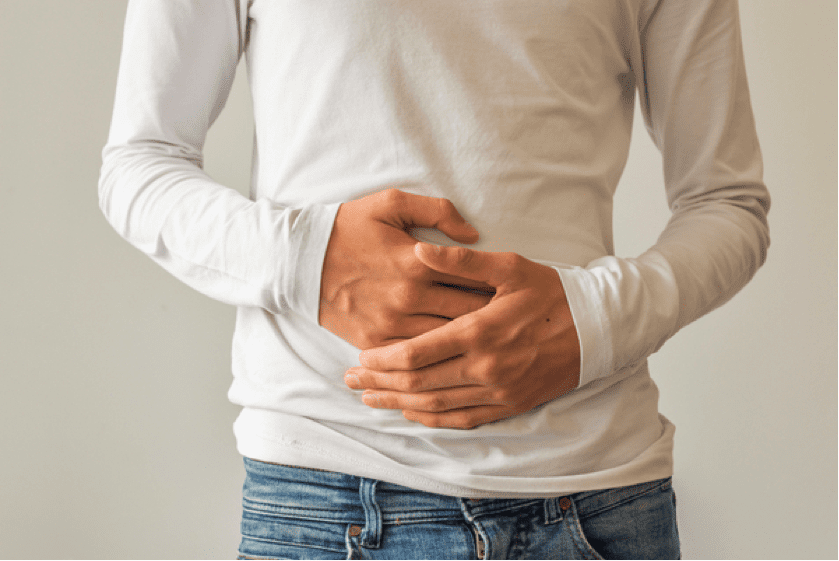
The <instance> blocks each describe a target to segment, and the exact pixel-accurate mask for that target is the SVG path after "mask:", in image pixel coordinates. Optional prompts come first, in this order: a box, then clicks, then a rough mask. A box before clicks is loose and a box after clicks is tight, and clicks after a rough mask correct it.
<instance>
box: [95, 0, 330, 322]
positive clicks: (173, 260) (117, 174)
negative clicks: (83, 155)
mask: <svg viewBox="0 0 839 561" xmlns="http://www.w3.org/2000/svg"><path fill="white" fill-rule="evenodd" d="M246 21H247V6H246V0H241V2H240V1H239V0H228V1H220V2H202V3H196V2H187V1H183V0H143V1H136V0H133V1H131V2H130V3H129V6H128V13H127V17H126V24H125V34H124V44H123V50H122V57H121V62H120V71H119V78H118V82H117V92H116V100H115V103H114V113H113V120H112V124H111V131H110V136H109V138H108V143H107V146H106V147H105V149H104V151H103V166H102V173H101V178H100V182H99V201H100V206H101V208H102V211H103V212H104V214H105V216H106V217H107V219H108V221H109V222H110V223H111V224H112V225H113V227H114V228H115V229H116V230H117V232H118V233H119V234H120V235H122V236H123V237H124V238H126V239H127V240H128V241H130V242H131V243H132V244H133V245H134V246H136V247H137V248H139V249H140V250H141V251H143V252H144V253H146V254H147V255H148V256H149V257H151V258H152V259H153V260H154V261H155V262H157V263H158V264H160V265H161V266H162V267H164V268H165V269H166V270H168V271H169V272H171V273H172V274H173V275H174V276H176V277H177V278H178V279H180V280H181V281H183V282H185V283H186V284H188V285H189V286H191V287H193V288H195V289H197V290H199V291H200V292H202V293H204V294H206V295H208V296H210V297H213V298H216V299H218V300H221V301H223V302H226V303H230V304H234V305H241V306H259V307H262V308H265V309H267V310H269V311H271V312H274V313H279V312H281V311H282V310H283V309H284V308H294V309H297V310H298V311H300V312H302V313H304V314H306V315H308V316H309V317H313V318H315V319H316V318H317V305H318V298H319V294H318V292H317V285H315V286H314V287H312V286H311V285H312V283H310V282H305V281H304V282H298V279H311V278H313V276H314V278H317V276H319V275H320V267H321V264H322V259H323V252H324V251H325V247H326V244H327V240H328V236H329V231H330V228H331V227H332V221H333V218H334V215H335V213H336V211H337V208H338V205H312V206H309V207H304V208H297V209H290V208H282V207H280V206H278V205H276V204H274V203H272V202H271V201H268V200H257V201H252V200H249V199H247V198H245V197H243V196H242V195H240V194H239V193H238V192H237V191H235V190H233V189H229V188H227V187H225V186H222V185H220V184H218V183H216V182H215V181H214V180H213V179H212V178H210V177H209V176H207V174H205V173H204V171H203V170H202V149H203V145H204V140H205V137H206V135H207V130H208V129H209V127H210V126H211V124H212V123H213V121H215V119H216V117H217V116H218V114H219V113H220V112H221V110H222V108H223V106H224V103H225V101H226V99H227V96H228V93H229V91H230V87H231V85H232V82H233V77H234V74H235V71H236V66H237V64H238V62H239V59H240V57H241V54H242V52H243V50H244V47H245V37H246V34H245V25H246Z"/></svg>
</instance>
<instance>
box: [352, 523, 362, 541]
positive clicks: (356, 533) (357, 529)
mask: <svg viewBox="0 0 839 561" xmlns="http://www.w3.org/2000/svg"><path fill="white" fill-rule="evenodd" d="M360 535H361V526H358V525H356V524H353V525H352V526H350V536H352V537H354V538H355V537H357V536H360Z"/></svg>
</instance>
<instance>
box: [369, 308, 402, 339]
mask: <svg viewBox="0 0 839 561" xmlns="http://www.w3.org/2000/svg"><path fill="white" fill-rule="evenodd" d="M399 324H400V315H399V314H398V313H396V312H395V311H393V310H388V309H382V310H381V311H380V312H379V314H378V317H377V319H376V324H375V325H376V331H377V332H378V337H377V338H379V339H381V338H383V337H384V338H387V337H389V336H392V335H393V334H394V333H395V332H396V331H398V329H399Z"/></svg>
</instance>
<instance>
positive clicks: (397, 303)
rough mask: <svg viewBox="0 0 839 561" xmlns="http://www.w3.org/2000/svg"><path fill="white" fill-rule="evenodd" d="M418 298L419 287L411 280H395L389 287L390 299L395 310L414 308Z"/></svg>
mask: <svg viewBox="0 0 839 561" xmlns="http://www.w3.org/2000/svg"><path fill="white" fill-rule="evenodd" d="M419 299H420V289H419V287H418V286H417V285H416V284H415V283H412V282H397V283H396V284H394V285H393V286H392V287H391V288H390V300H391V302H392V304H393V306H394V307H395V308H396V309H397V310H401V311H407V310H411V309H412V308H414V305H415V304H416V303H417V302H418V301H419Z"/></svg>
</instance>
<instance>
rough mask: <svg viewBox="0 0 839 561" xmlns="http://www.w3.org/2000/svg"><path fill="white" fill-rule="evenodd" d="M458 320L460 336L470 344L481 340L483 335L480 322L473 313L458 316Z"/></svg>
mask: <svg viewBox="0 0 839 561" xmlns="http://www.w3.org/2000/svg"><path fill="white" fill-rule="evenodd" d="M458 321H459V322H460V326H459V327H460V333H461V336H462V337H463V338H464V339H465V340H466V341H467V342H469V343H470V344H471V345H475V344H476V343H479V342H480V341H481V338H482V337H483V328H482V326H481V322H480V321H479V320H478V319H476V318H475V317H474V316H473V315H471V314H469V315H465V316H460V317H459V318H458Z"/></svg>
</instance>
